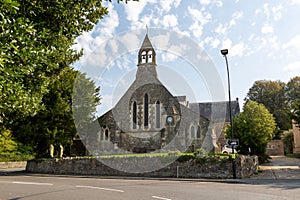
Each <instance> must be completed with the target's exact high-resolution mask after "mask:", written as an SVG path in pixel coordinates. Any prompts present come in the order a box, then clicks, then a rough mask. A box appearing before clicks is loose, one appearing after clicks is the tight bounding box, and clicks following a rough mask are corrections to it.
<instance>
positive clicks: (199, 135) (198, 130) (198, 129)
mask: <svg viewBox="0 0 300 200" xmlns="http://www.w3.org/2000/svg"><path fill="white" fill-rule="evenodd" d="M197 138H198V139H200V138H201V132H200V126H198V128H197Z"/></svg>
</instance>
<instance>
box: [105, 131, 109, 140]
mask: <svg viewBox="0 0 300 200" xmlns="http://www.w3.org/2000/svg"><path fill="white" fill-rule="evenodd" d="M108 137H109V133H108V130H107V129H106V130H105V140H108Z"/></svg>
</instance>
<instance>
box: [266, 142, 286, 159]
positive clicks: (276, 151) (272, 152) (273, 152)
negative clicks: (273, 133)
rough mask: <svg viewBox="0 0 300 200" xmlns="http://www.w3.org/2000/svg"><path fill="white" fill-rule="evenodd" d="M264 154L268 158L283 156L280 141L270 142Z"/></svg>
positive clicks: (282, 147)
mask: <svg viewBox="0 0 300 200" xmlns="http://www.w3.org/2000/svg"><path fill="white" fill-rule="evenodd" d="M266 154H267V155H269V156H282V155H284V146H283V142H282V141H281V140H271V141H270V142H269V143H268V145H267V150H266Z"/></svg>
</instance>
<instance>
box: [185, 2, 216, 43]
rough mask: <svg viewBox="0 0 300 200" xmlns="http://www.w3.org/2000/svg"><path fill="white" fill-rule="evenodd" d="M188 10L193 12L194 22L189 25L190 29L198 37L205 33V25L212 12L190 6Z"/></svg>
mask: <svg viewBox="0 0 300 200" xmlns="http://www.w3.org/2000/svg"><path fill="white" fill-rule="evenodd" d="M188 12H189V13H190V14H191V16H192V18H193V20H194V23H193V24H192V25H191V26H190V27H189V30H190V31H191V32H192V33H193V35H194V36H195V37H197V38H199V37H201V36H202V34H203V28H204V25H205V24H207V23H208V22H209V21H210V19H211V14H210V13H206V12H204V10H203V9H202V10H201V11H200V10H198V9H194V8H191V7H190V6H188Z"/></svg>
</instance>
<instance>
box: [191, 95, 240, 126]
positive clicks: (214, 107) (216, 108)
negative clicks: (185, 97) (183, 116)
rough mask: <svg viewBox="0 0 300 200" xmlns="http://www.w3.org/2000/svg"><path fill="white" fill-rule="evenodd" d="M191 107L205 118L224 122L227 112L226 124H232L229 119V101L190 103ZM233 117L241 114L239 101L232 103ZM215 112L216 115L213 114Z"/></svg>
mask: <svg viewBox="0 0 300 200" xmlns="http://www.w3.org/2000/svg"><path fill="white" fill-rule="evenodd" d="M189 107H190V109H191V110H193V111H194V112H197V113H200V114H201V115H203V116H204V117H206V118H208V119H211V117H213V118H214V120H217V121H218V120H222V119H223V118H224V112H225V122H230V117H229V101H221V102H206V103H190V104H189ZM231 110H232V116H235V115H237V114H239V113H240V105H239V102H238V100H236V101H231ZM212 112H214V113H212Z"/></svg>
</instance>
